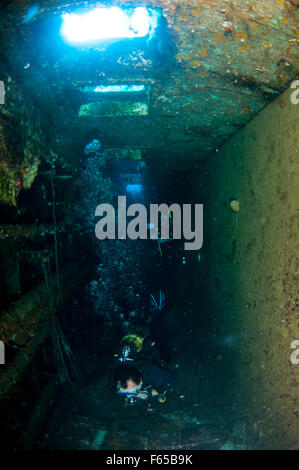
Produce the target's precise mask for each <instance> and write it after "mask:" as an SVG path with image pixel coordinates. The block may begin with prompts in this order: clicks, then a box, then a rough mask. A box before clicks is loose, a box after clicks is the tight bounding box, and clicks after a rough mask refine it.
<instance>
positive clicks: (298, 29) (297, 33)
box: [295, 28, 299, 36]
mask: <svg viewBox="0 0 299 470" xmlns="http://www.w3.org/2000/svg"><path fill="white" fill-rule="evenodd" d="M295 33H296V36H299V28H296V30H295Z"/></svg>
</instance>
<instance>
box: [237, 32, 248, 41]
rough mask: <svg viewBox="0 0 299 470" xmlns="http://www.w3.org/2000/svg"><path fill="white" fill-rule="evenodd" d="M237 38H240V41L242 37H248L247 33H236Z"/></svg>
mask: <svg viewBox="0 0 299 470" xmlns="http://www.w3.org/2000/svg"><path fill="white" fill-rule="evenodd" d="M236 39H238V40H239V41H240V40H241V39H247V34H246V33H237V34H236Z"/></svg>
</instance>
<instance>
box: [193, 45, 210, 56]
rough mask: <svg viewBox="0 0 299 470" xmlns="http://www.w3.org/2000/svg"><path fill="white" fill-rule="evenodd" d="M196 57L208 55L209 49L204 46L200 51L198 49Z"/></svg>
mask: <svg viewBox="0 0 299 470" xmlns="http://www.w3.org/2000/svg"><path fill="white" fill-rule="evenodd" d="M195 55H196V57H200V58H203V57H208V50H207V48H206V47H203V48H202V49H201V50H200V51H198V52H197V53H196V54H195Z"/></svg>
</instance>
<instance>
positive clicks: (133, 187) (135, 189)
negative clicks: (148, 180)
mask: <svg viewBox="0 0 299 470" xmlns="http://www.w3.org/2000/svg"><path fill="white" fill-rule="evenodd" d="M142 190H143V185H142V184H127V193H141V192H142Z"/></svg>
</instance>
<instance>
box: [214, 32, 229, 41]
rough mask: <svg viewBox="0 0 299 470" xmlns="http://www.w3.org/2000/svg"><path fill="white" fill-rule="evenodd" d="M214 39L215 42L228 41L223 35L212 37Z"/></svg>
mask: <svg viewBox="0 0 299 470" xmlns="http://www.w3.org/2000/svg"><path fill="white" fill-rule="evenodd" d="M212 39H213V41H215V42H223V41H225V40H226V39H225V37H224V36H223V35H222V34H216V35H215V36H212Z"/></svg>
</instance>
